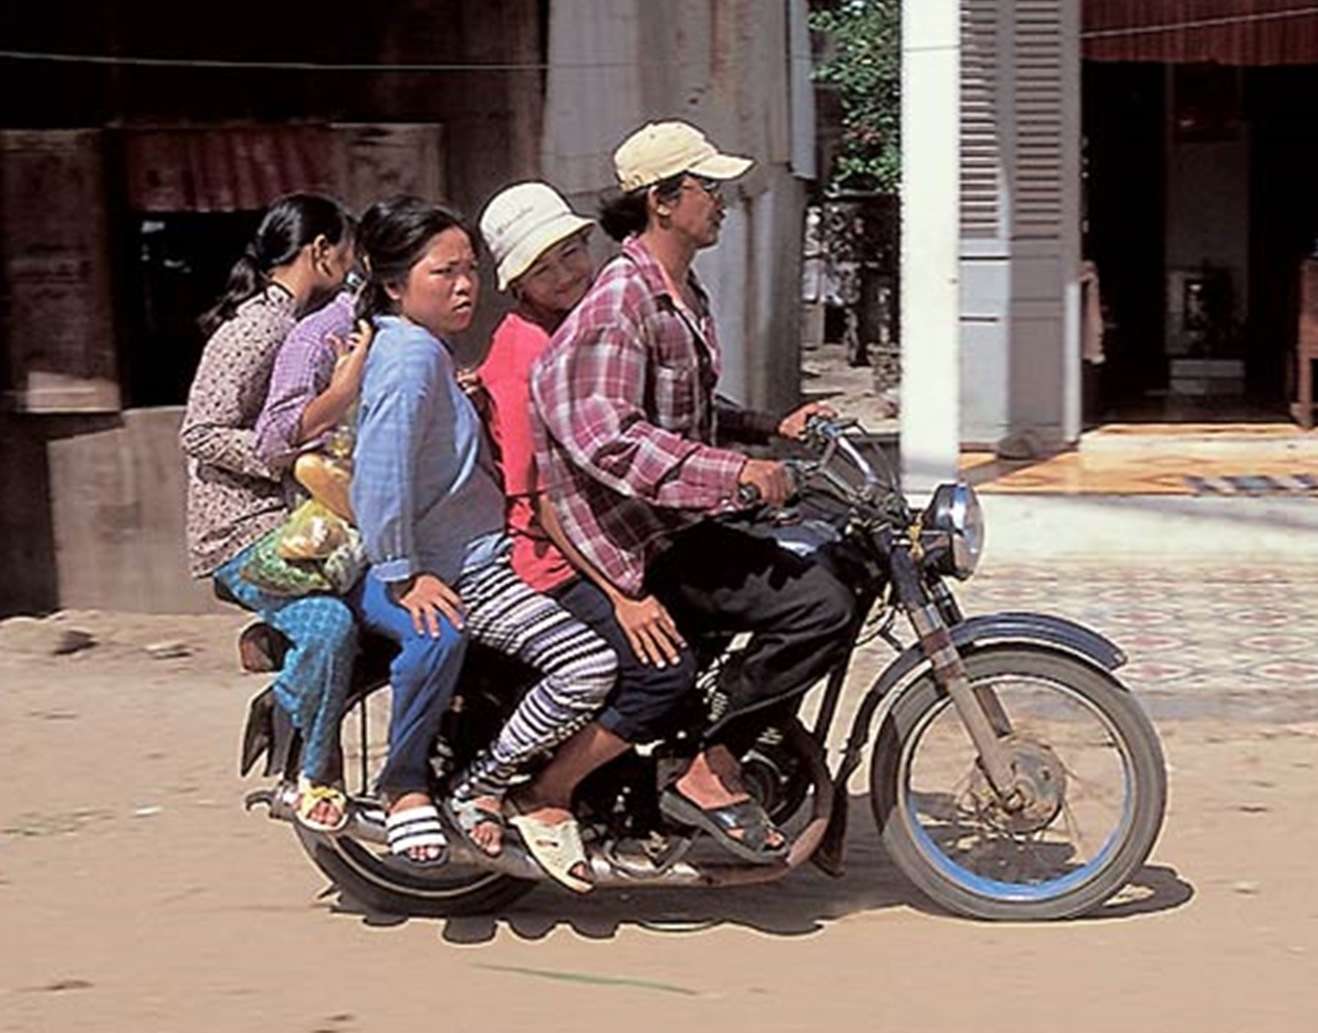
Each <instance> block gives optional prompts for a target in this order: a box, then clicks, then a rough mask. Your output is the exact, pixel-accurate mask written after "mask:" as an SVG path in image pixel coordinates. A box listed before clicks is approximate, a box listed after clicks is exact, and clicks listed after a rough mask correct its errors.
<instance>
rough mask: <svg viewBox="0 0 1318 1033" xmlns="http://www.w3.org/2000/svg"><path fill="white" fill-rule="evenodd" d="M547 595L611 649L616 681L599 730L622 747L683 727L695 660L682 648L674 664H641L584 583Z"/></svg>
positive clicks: (608, 606) (606, 606)
mask: <svg viewBox="0 0 1318 1033" xmlns="http://www.w3.org/2000/svg"><path fill="white" fill-rule="evenodd" d="M549 595H551V596H553V597H554V599H556V600H557V601H558V604H559V605H560V606H562V607H563V609H565V610H567V612H568V613H570V614H572V616H574V617H575V618H576V619H577V620H579V621H581V623H582V624H584V625H586V627H588V628H590V629H591V630H592V631H594V632H595V633H596V634H597V635H599V636H600V638H602V639H604V641H605V642H607V643H608V644H609V645H611V646H612V647H613V651H614V652H615V653H616V654H617V656H618V681H617V684H616V685H615V686H614V689H613V692H612V693H610V695H609V697H608V699H607V700H606V701H605V704H604V709H603V710H602V711H601V712H600V715H599V718H598V720H599V723H600V725H601V726H602V727H603V728H605V729H607V730H608V731H610V732H612V733H613V734H614V735H616V736H617V737H618V738H619V739H622V740H624V741H625V742H631V743H637V742H652V741H654V740H655V739H661V738H664V737H665V736H667V735H670V734H672V732H673V731H674V730H675V729H676V727H677V726H678V725H680V724H681V723H682V717H683V715H684V705H685V703H686V699H685V697H686V695H687V694H688V693H689V692H690V691H691V690H692V689H693V688H694V687H695V684H696V666H697V664H696V657H695V654H694V653H693V652H692V651H691V647H690V646H683V647H682V649H681V650H680V651H679V653H678V661H677V663H676V664H669V665H668V666H667V667H655V666H653V665H650V664H645V663H642V662H641V661H640V659H639V658H638V657H637V656H636V653H635V652H633V650H632V647H631V643H630V642H628V641H627V635H626V633H625V632H624V631H623V630H622V626H621V625H619V624H618V621H617V618H616V617H614V615H613V604H612V603H610V602H609V599H608V596H606V595H605V594H604V593H603V592H601V591H600V590H599V588H597V587H596V586H595V585H594V584H593V583H591V582H590V581H588V580H586V578H584V577H577V578H573V579H572V580H571V581H569V582H568V583H567V584H565V585H559V586H558V587H557V588H554V589H551V590H550V592H549Z"/></svg>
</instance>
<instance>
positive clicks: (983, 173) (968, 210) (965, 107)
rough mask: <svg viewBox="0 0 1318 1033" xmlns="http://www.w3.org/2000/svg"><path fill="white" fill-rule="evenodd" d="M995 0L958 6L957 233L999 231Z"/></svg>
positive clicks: (981, 236) (981, 235) (983, 235)
mask: <svg viewBox="0 0 1318 1033" xmlns="http://www.w3.org/2000/svg"><path fill="white" fill-rule="evenodd" d="M998 54H999V46H998V3H997V0H963V2H962V6H961V237H962V239H963V240H998V239H1000V238H1001V237H1002V236H1003V232H1002V209H1003V205H1002V195H1003V185H1004V184H1003V181H1002V157H1003V156H1002V148H1001V144H1000V138H999V104H998Z"/></svg>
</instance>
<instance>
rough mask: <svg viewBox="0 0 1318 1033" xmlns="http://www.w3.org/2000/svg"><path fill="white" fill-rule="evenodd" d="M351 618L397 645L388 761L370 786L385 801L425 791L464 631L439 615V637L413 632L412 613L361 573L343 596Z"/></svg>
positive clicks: (464, 642)
mask: <svg viewBox="0 0 1318 1033" xmlns="http://www.w3.org/2000/svg"><path fill="white" fill-rule="evenodd" d="M348 602H349V603H350V604H351V606H352V609H353V612H354V613H356V615H357V619H358V620H360V621H361V622H362V626H363V627H364V628H366V629H368V630H370V631H373V632H375V633H376V634H377V635H383V636H384V637H385V638H389V639H392V640H393V641H394V642H397V643H398V645H399V646H400V647H401V648H400V649H399V651H398V655H397V656H395V657H394V659H393V662H392V663H391V664H390V666H389V684H390V686H391V687H392V689H393V700H392V707H391V710H390V714H389V759H388V761H386V762H385V766H384V770H383V771H381V772H380V777H379V779H378V780H377V782H376V786H377V788H378V789H379V791H380V792H381V793H383V794H384V795H385V796H387V797H389V798H390V799H396V798H397V797H399V796H402V795H403V794H404V793H413V792H429V788H430V749H431V747H432V745H433V744H434V742H435V736H436V735H437V734H438V733H439V723H440V721H441V720H442V719H443V717H444V711H445V710H447V709H448V705H449V700H451V699H452V697H453V689H454V687H455V686H456V685H457V683H458V675H459V673H460V672H461V669H462V656H463V654H464V653H465V652H466V650H467V638H466V635H465V634H464V633H463V632H461V631H458V630H457V629H456V628H455V627H453V625H452V624H450V623H449V622H448V620H447V618H445V617H443V616H440V617H439V635H438V637H435V638H432V637H431V636H430V634H429V632H418V631H417V630H416V628H414V627H413V626H412V617H411V614H409V613H408V612H407V610H405V609H403V607H401V606H399V605H398V604H397V603H396V602H394V601H393V599H392V598H391V597H390V595H389V588H388V586H387V585H386V584H385V583H384V582H383V581H381V580H380V579H379V578H377V577H376V576H375V575H374V574H372V573H371V572H369V571H367V573H366V574H365V576H363V577H362V579H361V580H360V581H358V582H357V585H356V587H355V588H353V590H352V591H351V592H350V593H349V594H348Z"/></svg>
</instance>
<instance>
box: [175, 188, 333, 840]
mask: <svg viewBox="0 0 1318 1033" xmlns="http://www.w3.org/2000/svg"><path fill="white" fill-rule="evenodd" d="M353 229H354V226H353V221H352V218H351V216H349V215H348V214H347V212H345V211H344V209H343V208H342V206H341V205H339V203H338V202H337V201H334V200H332V199H330V198H327V197H320V196H318V195H315V194H291V195H289V196H287V197H283V198H280V199H279V200H277V201H275V202H274V204H272V205H271V206H270V208H269V210H268V211H267V212H266V213H265V216H264V218H262V220H261V224H260V226H259V227H258V228H257V230H256V234H255V236H254V237H253V238H252V240H251V242H250V243H249V244H248V245H247V248H246V249H245V250H244V252H243V255H242V257H241V258H239V259H238V261H237V263H235V265H234V267H233V269H232V271H231V272H230V273H229V282H228V284H227V286H226V289H225V292H224V295H223V296H222V297H221V298H220V300H219V302H218V303H217V304H216V305H215V307H214V308H212V309H211V310H210V311H209V312H207V313H206V314H205V315H204V316H202V318H201V327H202V330H203V331H204V332H205V333H206V334H207V335H208V337H209V340H207V342H206V347H205V350H204V351H203V352H202V356H201V363H200V365H199V366H198V367H197V374H196V377H195V379H194V380H193V382H192V389H191V391H190V392H189V395H188V408H187V413H186V415H185V416H184V418H183V426H182V428H181V429H180V431H179V443H180V445H181V446H182V449H183V452H184V454H185V455H186V456H187V460H188V516H187V535H188V559H189V566H190V568H191V571H192V574H193V576H194V577H207V576H209V577H212V578H214V579H215V581H216V583H217V584H219V585H220V586H222V587H223V589H224V590H225V591H226V593H227V594H228V595H230V596H232V597H233V598H234V599H235V600H236V601H237V602H238V603H240V604H241V605H242V606H245V607H246V608H247V609H249V610H252V611H254V612H255V613H257V614H258V615H260V617H261V619H262V620H263V621H265V622H266V623H267V624H269V625H271V626H272V627H274V628H276V629H277V630H278V631H280V632H281V633H282V634H283V635H284V636H285V637H286V638H287V639H288V640H289V642H290V643H291V647H290V649H289V650H288V653H287V654H286V655H285V657H284V666H283V669H282V670H281V671H280V673H279V677H278V678H277V679H276V681H275V686H274V688H275V695H276V697H277V698H278V700H279V702H280V704H281V705H282V706H283V707H284V708H285V709H286V710H287V711H288V713H289V714H290V715H291V717H292V719H293V723H294V724H295V725H296V726H297V728H298V729H299V730H300V731H301V733H302V738H303V741H304V744H305V746H304V751H303V754H302V772H301V777H300V778H299V787H300V793H301V799H300V801H299V806H298V814H299V817H300V818H301V819H302V820H303V821H304V822H305V823H306V824H308V825H309V826H310V827H313V828H317V829H336V828H341V827H342V826H343V824H344V823H345V822H346V819H347V801H346V799H345V798H344V796H343V794H342V792H341V791H340V790H339V789H337V788H336V787H334V786H333V784H332V783H333V782H335V781H336V780H337V778H338V767H339V764H340V758H339V754H338V750H337V748H336V742H337V727H336V726H337V721H338V712H339V709H340V708H341V706H342V702H343V700H344V698H345V697H346V695H347V689H348V683H349V679H350V677H351V673H352V664H353V660H354V659H355V657H356V654H357V631H356V626H355V623H354V621H353V618H352V612H351V611H350V610H349V609H348V607H347V605H346V604H345V603H344V602H343V600H342V599H339V598H337V597H334V596H329V595H309V596H301V597H293V598H288V597H283V596H276V595H272V594H271V593H268V592H264V591H261V590H260V589H258V588H257V587H256V586H255V585H253V584H252V583H250V582H248V581H245V580H244V579H243V578H242V576H241V571H242V569H243V567H244V565H245V564H246V562H247V560H248V559H249V557H250V554H251V550H252V549H253V547H254V546H255V544H256V542H257V541H258V540H259V539H260V538H262V537H263V536H264V535H265V534H267V533H268V532H269V531H271V530H273V529H274V528H275V527H277V526H278V525H279V524H280V523H282V522H283V520H284V519H285V518H286V517H287V515H288V512H287V508H286V506H285V498H284V489H283V485H282V484H281V478H280V474H279V473H278V472H276V471H274V470H272V469H271V468H270V467H269V466H267V465H266V463H265V462H263V461H262V460H261V459H260V457H259V456H258V455H257V453H256V448H255V443H256V435H255V431H254V426H255V423H256V417H257V415H258V414H259V413H260V411H261V406H262V403H263V402H264V401H265V396H266V390H267V388H268V385H269V381H270V370H271V367H272V366H273V364H274V360H275V354H276V352H277V351H278V350H279V346H280V345H281V344H282V343H283V341H284V338H285V337H286V336H287V335H288V332H289V330H291V329H292V327H293V324H294V322H295V321H296V319H297V317H298V316H299V315H301V314H302V313H303V312H305V311H307V310H309V309H311V308H313V307H314V306H315V305H316V304H317V303H318V302H320V301H323V300H324V299H325V298H326V297H328V296H329V295H330V294H331V293H332V292H333V291H335V290H336V289H337V288H338V287H339V286H340V285H341V284H342V283H343V280H344V277H345V276H346V274H347V272H348V269H349V268H350V267H351V265H352V262H353Z"/></svg>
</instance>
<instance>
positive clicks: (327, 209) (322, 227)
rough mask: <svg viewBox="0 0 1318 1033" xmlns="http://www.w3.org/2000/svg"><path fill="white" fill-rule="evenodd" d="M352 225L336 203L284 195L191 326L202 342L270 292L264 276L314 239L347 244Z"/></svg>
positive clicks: (316, 196)
mask: <svg viewBox="0 0 1318 1033" xmlns="http://www.w3.org/2000/svg"><path fill="white" fill-rule="evenodd" d="M354 225H355V224H354V222H353V219H352V216H350V215H349V214H348V213H347V212H346V211H345V210H344V208H343V206H342V205H341V204H339V202H338V201H335V200H334V199H333V198H329V197H324V196H322V195H320V194H289V195H287V196H286V197H281V198H279V199H278V200H277V201H275V202H274V203H273V204H272V205H270V207H269V208H268V209H266V213H265V215H264V216H262V218H261V224H260V225H259V226H258V227H257V228H256V233H255V234H254V235H253V237H252V239H251V240H250V241H248V243H247V246H246V247H245V248H243V253H242V254H241V255H240V256H239V258H238V261H236V262H234V264H233V268H232V269H230V270H229V278H228V281H227V282H226V283H225V285H224V293H223V294H221V295H220V298H219V300H218V301H217V302H216V303H215V304H214V305H213V306H211V308H209V309H207V310H206V311H205V312H204V313H202V315H201V317H200V318H199V319H198V320H197V323H198V325H199V326H200V327H201V332H202V333H203V334H205V335H206V336H207V337H210V336H211V335H212V334H214V333H215V331H216V330H218V329H219V328H220V327H221V326H222V325H223V324H224V323H227V322H228V321H229V320H230V319H232V318H233V317H234V314H235V313H236V312H237V311H238V306H239V305H241V304H242V303H243V302H244V301H246V300H247V299H249V298H251V297H254V296H255V295H257V294H259V293H261V292H262V291H263V290H265V289H266V288H267V287H268V286H270V271H271V270H272V269H275V268H277V267H279V266H281V265H287V264H288V263H289V262H292V261H293V260H294V259H296V258H297V256H298V253H299V252H300V251H301V250H302V249H303V248H304V247H306V246H307V245H308V244H310V243H311V242H312V241H314V240H315V239H316V238H317V237H319V236H324V238H325V239H326V240H327V241H329V242H330V243H331V244H334V245H337V244H339V243H341V242H342V241H344V240H345V239H351V238H352V235H353V230H354Z"/></svg>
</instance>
